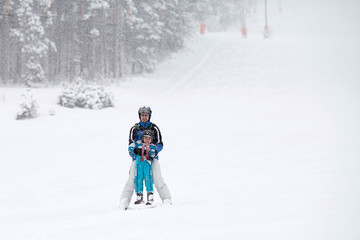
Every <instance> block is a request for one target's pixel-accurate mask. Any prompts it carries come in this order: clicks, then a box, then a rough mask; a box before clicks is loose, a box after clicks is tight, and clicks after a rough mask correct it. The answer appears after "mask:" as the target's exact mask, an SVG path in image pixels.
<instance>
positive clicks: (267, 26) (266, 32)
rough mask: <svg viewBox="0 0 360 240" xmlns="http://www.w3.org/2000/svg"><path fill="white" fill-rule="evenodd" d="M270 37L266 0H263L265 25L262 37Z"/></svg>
mask: <svg viewBox="0 0 360 240" xmlns="http://www.w3.org/2000/svg"><path fill="white" fill-rule="evenodd" d="M268 37H270V30H269V25H268V21H267V0H265V27H264V38H268Z"/></svg>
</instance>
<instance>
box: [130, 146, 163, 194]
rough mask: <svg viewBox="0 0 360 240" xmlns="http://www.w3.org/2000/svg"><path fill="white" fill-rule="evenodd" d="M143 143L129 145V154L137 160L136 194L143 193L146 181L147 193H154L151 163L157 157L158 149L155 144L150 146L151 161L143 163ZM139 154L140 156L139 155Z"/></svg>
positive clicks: (147, 160) (146, 160)
mask: <svg viewBox="0 0 360 240" xmlns="http://www.w3.org/2000/svg"><path fill="white" fill-rule="evenodd" d="M142 147H143V143H142V141H136V142H133V143H131V144H130V145H129V154H130V156H131V157H132V158H133V160H136V168H135V192H136V193H142V192H143V188H144V181H145V186H146V191H147V192H148V193H149V192H153V191H154V186H153V178H152V173H151V163H152V161H151V160H152V158H153V157H155V151H156V147H155V145H154V144H150V145H149V148H150V149H149V159H145V160H144V161H141V153H142ZM135 152H136V153H135ZM138 153H139V154H138ZM145 154H146V150H144V155H145Z"/></svg>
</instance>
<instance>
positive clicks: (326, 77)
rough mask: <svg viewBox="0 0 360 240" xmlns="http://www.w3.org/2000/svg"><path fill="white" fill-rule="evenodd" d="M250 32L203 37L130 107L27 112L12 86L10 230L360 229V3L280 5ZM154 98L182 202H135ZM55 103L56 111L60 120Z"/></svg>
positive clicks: (170, 178) (1, 220)
mask: <svg viewBox="0 0 360 240" xmlns="http://www.w3.org/2000/svg"><path fill="white" fill-rule="evenodd" d="M268 2H269V3H268V4H269V25H270V28H271V29H272V37H271V38H270V39H264V38H263V37H262V33H261V29H263V25H264V24H263V21H264V19H263V6H261V4H260V1H258V8H257V12H256V14H255V15H253V16H251V19H249V20H248V28H249V36H248V38H246V39H244V38H242V37H241V35H240V33H239V32H226V33H207V34H206V35H204V36H195V37H194V39H192V40H190V41H189V43H188V45H187V48H186V49H185V50H184V51H182V52H179V53H177V54H174V55H173V57H172V59H170V60H169V61H167V62H165V63H163V64H162V65H161V66H159V68H158V69H157V71H156V72H155V73H154V74H151V75H143V76H140V77H135V78H132V79H128V81H126V82H121V84H120V85H119V86H117V87H113V88H112V91H113V93H114V95H115V97H116V107H115V108H112V109H104V110H100V111H96V110H94V111H91V110H84V109H67V108H62V107H60V106H58V105H57V104H56V101H57V96H58V95H59V94H60V91H61V89H60V88H51V89H33V90H32V92H33V95H34V97H35V98H36V99H37V101H38V103H39V105H40V109H39V111H40V116H39V117H38V118H36V119H32V120H24V121H15V120H14V119H15V114H16V112H17V109H18V104H19V101H20V95H21V93H23V92H24V91H25V90H24V89H19V88H4V87H2V88H0V133H1V137H0V239H1V240H13V239H14V240H20V239H21V240H35V239H46V240H49V239H51V240H60V239H66V240H69V239H74V240H78V239H86V240H89V239H96V240H99V239H101V240H106V239H147V240H150V239H156V240H161V239H274V240H280V239H284V240H288V239H314V240H315V239H316V240H318V239H334V240H338V239H346V240H350V239H354V240H355V239H359V238H360V230H359V228H358V224H359V222H360V206H359V201H360V175H359V173H360V166H359V160H360V150H359V147H360V127H359V122H360V94H359V92H360V83H359V79H360V78H359V77H360V44H359V42H360V24H359V23H360V17H359V15H358V14H357V12H358V10H359V9H360V3H359V2H358V1H352V0H347V1H337V2H335V1H315V2H314V1H310V0H306V1H281V4H282V10H283V11H282V12H281V13H280V12H279V11H278V9H277V8H278V3H279V2H280V1H268ZM142 105H149V106H151V107H152V109H153V117H152V120H153V122H155V123H156V124H157V125H158V126H159V127H160V129H161V131H162V134H163V140H164V150H163V151H162V152H161V154H160V163H161V167H162V172H163V176H164V178H165V180H166V182H167V184H168V186H169V188H170V190H171V193H172V195H173V205H172V206H163V205H161V203H160V199H159V196H158V195H155V198H156V199H155V200H156V205H157V206H158V207H156V208H151V209H142V210H128V211H120V210H119V208H118V204H119V197H120V193H121V189H122V187H123V185H124V184H125V182H126V180H127V177H128V169H129V166H130V161H131V159H130V157H129V156H128V153H127V144H128V131H129V129H130V127H131V126H132V125H133V124H134V123H135V122H137V121H138V117H137V109H138V108H139V107H140V106H142ZM51 109H53V110H54V111H55V115H54V116H51V115H49V110H51Z"/></svg>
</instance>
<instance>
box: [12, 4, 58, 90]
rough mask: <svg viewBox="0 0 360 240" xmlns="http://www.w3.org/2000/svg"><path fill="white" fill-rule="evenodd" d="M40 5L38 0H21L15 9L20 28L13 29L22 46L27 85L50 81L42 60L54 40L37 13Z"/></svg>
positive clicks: (24, 77) (24, 78)
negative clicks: (48, 35) (46, 31)
mask: <svg viewBox="0 0 360 240" xmlns="http://www.w3.org/2000/svg"><path fill="white" fill-rule="evenodd" d="M38 7H39V2H37V0H22V1H19V2H18V9H17V10H16V11H15V14H16V18H17V20H18V28H15V29H12V31H11V33H12V35H13V36H16V38H17V40H18V42H19V44H20V46H21V53H22V61H23V65H24V66H25V70H24V71H23V72H22V77H23V80H24V83H25V85H27V86H37V85H45V84H47V82H48V79H47V78H46V77H45V72H44V69H43V63H42V61H43V59H44V58H45V57H46V56H47V54H48V51H49V45H52V42H51V41H50V40H49V39H48V38H46V36H45V31H44V27H43V25H42V23H41V21H40V16H39V14H37V13H36V9H37V8H38Z"/></svg>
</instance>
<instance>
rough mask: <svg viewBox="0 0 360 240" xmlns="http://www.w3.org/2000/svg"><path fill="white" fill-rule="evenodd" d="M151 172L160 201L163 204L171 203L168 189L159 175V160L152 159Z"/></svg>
mask: <svg viewBox="0 0 360 240" xmlns="http://www.w3.org/2000/svg"><path fill="white" fill-rule="evenodd" d="M151 170H152V175H153V181H154V185H155V187H156V189H157V191H158V193H159V195H160V198H161V200H162V201H163V202H170V203H171V194H170V191H169V188H168V187H167V185H166V184H165V182H164V179H163V177H162V175H161V170H160V164H159V160H157V159H153V161H152V165H151Z"/></svg>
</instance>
